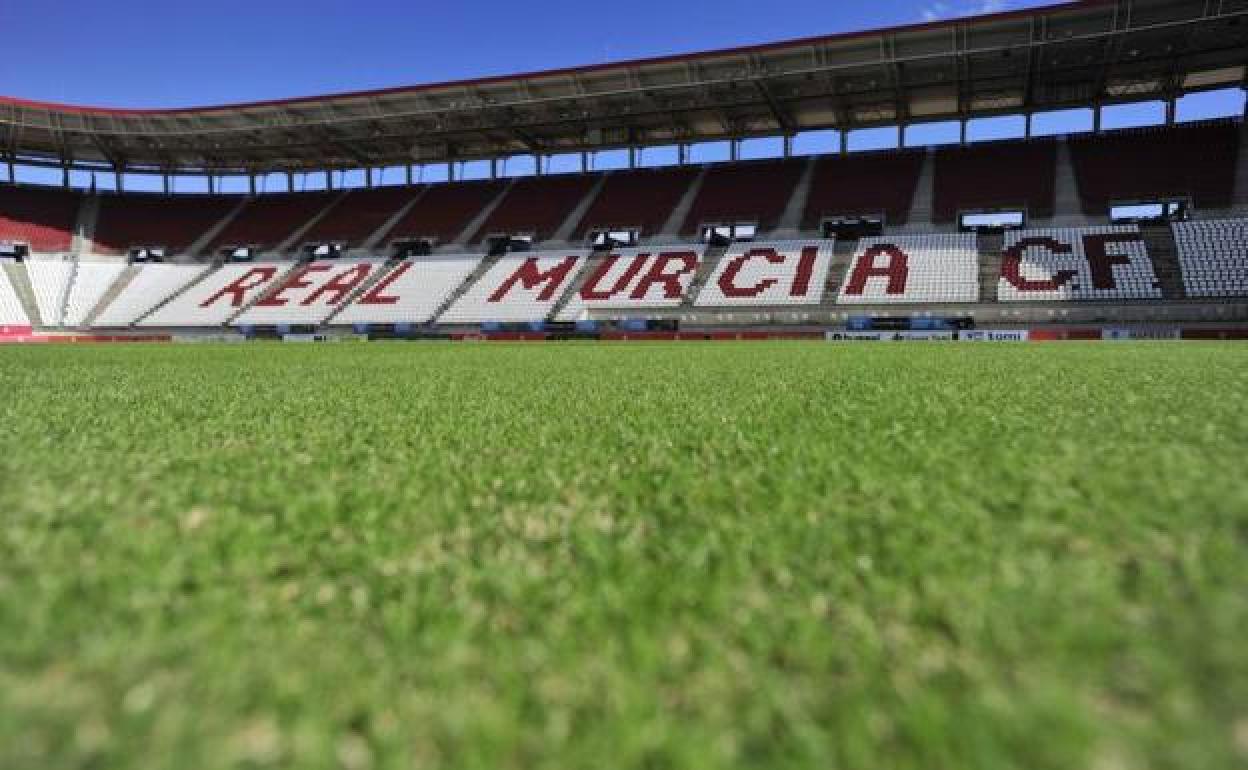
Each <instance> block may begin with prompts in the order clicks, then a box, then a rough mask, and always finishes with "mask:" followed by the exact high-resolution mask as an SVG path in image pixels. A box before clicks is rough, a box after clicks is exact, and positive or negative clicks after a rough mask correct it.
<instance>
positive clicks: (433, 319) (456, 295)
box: [429, 255, 502, 323]
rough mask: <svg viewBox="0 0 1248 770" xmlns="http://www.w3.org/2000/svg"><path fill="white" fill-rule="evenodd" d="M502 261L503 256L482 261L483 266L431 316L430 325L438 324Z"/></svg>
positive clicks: (478, 266)
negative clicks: (439, 320) (447, 312)
mask: <svg viewBox="0 0 1248 770" xmlns="http://www.w3.org/2000/svg"><path fill="white" fill-rule="evenodd" d="M500 259H502V256H501V255H499V256H493V257H486V258H485V259H483V260H481V264H479V265H477V269H476V270H473V271H472V273H471V274H470V275H469V276H468V277H467V278H465V279H464V282H463V283H461V284H460V285H459V287H458V288H456V289H455V291H453V292H451V296H449V297H447V298H446V301H445V302H443V303H442V304H441V305H438V309H437V310H435V311H434V312H433V315H431V316H429V323H437V322H438V319H440V318H441V317H442V316H443V314H444V313H446V311H447V310H450V309H451V306H452V305H454V304H455V303H456V302H458V301H459V299H460V297H462V296H464V295H465V294H467V293H468V289H469V288H471V287H472V286H473V285H475V284H476V282H477V281H479V280H481V277H482V276H483V275H485V274H486V273H487V272H489V270H490V268H492V267H494V266H495V265H497V264H498V261H499V260H500Z"/></svg>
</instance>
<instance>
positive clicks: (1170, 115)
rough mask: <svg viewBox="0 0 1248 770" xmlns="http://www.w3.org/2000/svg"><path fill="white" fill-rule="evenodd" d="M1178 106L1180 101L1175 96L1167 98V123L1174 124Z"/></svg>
mask: <svg viewBox="0 0 1248 770" xmlns="http://www.w3.org/2000/svg"><path fill="white" fill-rule="evenodd" d="M1177 108H1178V102H1177V101H1175V100H1174V99H1173V98H1169V99H1166V125H1167V126H1173V125H1174V115H1175V111H1176V110H1177Z"/></svg>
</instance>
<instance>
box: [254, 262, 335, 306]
mask: <svg viewBox="0 0 1248 770" xmlns="http://www.w3.org/2000/svg"><path fill="white" fill-rule="evenodd" d="M328 269H329V265H326V264H324V263H323V262H322V263H313V264H311V265H308V266H307V267H304V268H303V269H301V270H296V271H295V273H294V275H292V276H291V277H289V278H287V279H286V281H285V283H283V284H282V285H281V286H279V287H278V288H277V291H275V292H273V293H272V294H270V295H269V296H267V297H265V298H264V299H262V300H260V301H259V302H257V303H256V307H285V306H286V303H287V302H289V301H290V300H288V299H286V298H285V297H283V296H282V295H283V294H285V293H286V292H288V291H292V290H294V289H306V288H307V287H309V286H311V285H312V282H311V281H305V280H304V278H306V277H307V276H308V275H309V274H311V273H323V272H325V271H326V270H328Z"/></svg>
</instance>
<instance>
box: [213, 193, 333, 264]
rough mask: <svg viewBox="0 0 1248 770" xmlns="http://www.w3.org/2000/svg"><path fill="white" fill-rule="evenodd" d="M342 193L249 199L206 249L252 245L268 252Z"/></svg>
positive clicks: (288, 194)
mask: <svg viewBox="0 0 1248 770" xmlns="http://www.w3.org/2000/svg"><path fill="white" fill-rule="evenodd" d="M341 194H342V193H337V192H307V193H281V194H276V195H260V196H257V197H255V198H252V199H251V201H249V202H248V203H247V205H246V206H245V207H243V210H242V211H240V212H239V213H238V216H236V217H234V219H233V220H232V221H231V222H230V223H229V224H228V225H226V226H225V229H224V230H222V231H221V232H220V233H219V234H218V235H217V237H216V238H214V239H213V241H212V245H211V246H209V248H208V251H209V253H212V252H215V251H217V250H219V249H221V248H224V247H230V246H252V247H254V248H256V249H258V250H260V251H271V250H272V249H274V248H277V247H278V246H279V245H281V243H282V242H283V241H285V240H286V239H287V238H289V237H290V236H292V235H294V233H295V231H296V230H298V229H299V228H300V227H303V226H304V225H306V224H307V223H308V222H310V221H311V220H312V218H313V217H315V216H316V215H317V214H319V213H321V212H322V211H324V210H325V208H326V207H327V206H330V205H332V204H333V202H334V201H335V200H336V199H337V198H338V196H340V195H341Z"/></svg>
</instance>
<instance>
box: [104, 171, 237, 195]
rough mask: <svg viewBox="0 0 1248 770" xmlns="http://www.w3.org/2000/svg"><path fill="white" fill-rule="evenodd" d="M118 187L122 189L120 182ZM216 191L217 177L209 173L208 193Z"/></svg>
mask: <svg viewBox="0 0 1248 770" xmlns="http://www.w3.org/2000/svg"><path fill="white" fill-rule="evenodd" d="M118 189H120V184H119V185H118ZM216 193H217V178H216V177H214V176H213V175H212V174H209V175H208V194H209V195H216Z"/></svg>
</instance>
